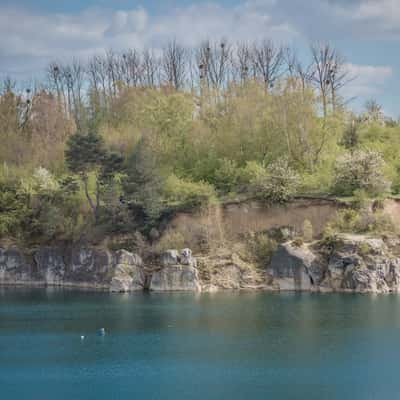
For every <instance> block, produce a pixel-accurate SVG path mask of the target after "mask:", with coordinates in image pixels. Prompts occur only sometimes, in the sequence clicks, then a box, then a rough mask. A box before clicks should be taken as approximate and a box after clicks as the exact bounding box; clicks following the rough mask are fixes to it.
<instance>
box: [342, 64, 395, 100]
mask: <svg viewBox="0 0 400 400" xmlns="http://www.w3.org/2000/svg"><path fill="white" fill-rule="evenodd" d="M345 69H346V70H347V71H348V76H349V77H350V78H353V79H352V81H351V82H349V84H348V85H347V86H346V87H345V88H344V91H343V94H344V95H345V97H347V98H353V97H364V98H365V97H373V96H375V95H378V94H380V93H381V92H382V90H383V87H384V85H385V84H386V83H387V81H388V80H389V79H390V78H391V77H392V76H393V69H392V68H391V67H390V66H373V65H358V64H351V63H348V64H346V65H345Z"/></svg>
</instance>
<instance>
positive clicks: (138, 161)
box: [123, 137, 164, 226]
mask: <svg viewBox="0 0 400 400" xmlns="http://www.w3.org/2000/svg"><path fill="white" fill-rule="evenodd" d="M163 186H164V177H163V174H162V172H161V171H160V168H159V166H158V162H157V159H156V156H155V154H154V152H153V151H152V148H151V146H150V141H149V139H147V138H145V137H143V138H142V139H140V141H139V143H138V144H137V146H136V147H135V149H134V151H133V152H132V155H131V156H130V157H129V159H128V163H127V177H126V179H125V181H124V184H123V188H124V193H125V197H126V200H127V201H128V203H129V205H130V207H131V208H132V209H133V210H134V212H135V213H136V214H139V215H141V216H142V217H143V218H144V220H145V223H146V225H148V226H151V225H152V224H154V222H155V221H156V220H157V219H158V218H159V216H160V215H161V212H162V209H163V202H162V195H163Z"/></svg>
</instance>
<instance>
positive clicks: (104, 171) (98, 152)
mask: <svg viewBox="0 0 400 400" xmlns="http://www.w3.org/2000/svg"><path fill="white" fill-rule="evenodd" d="M65 160H66V163H67V166H68V168H69V170H70V171H71V172H72V173H74V174H77V175H79V177H80V178H81V180H82V183H83V187H84V191H85V196H86V198H87V200H88V203H89V205H90V208H91V209H92V211H93V214H94V218H95V221H96V222H98V219H99V211H100V200H101V199H100V197H101V189H102V185H105V184H107V182H108V181H109V180H110V179H111V178H112V177H113V176H114V175H115V173H116V172H118V171H119V170H120V169H121V166H122V157H121V156H120V155H118V154H116V153H112V152H109V151H107V149H106V148H105V146H104V141H103V138H102V137H101V136H100V135H98V134H97V133H94V132H90V133H89V134H87V135H85V134H83V133H76V134H75V135H72V136H71V137H70V138H69V140H68V142H67V149H66V151H65ZM90 174H93V175H94V176H95V184H96V187H95V190H94V198H93V195H92V194H91V193H90V190H89V176H90Z"/></svg>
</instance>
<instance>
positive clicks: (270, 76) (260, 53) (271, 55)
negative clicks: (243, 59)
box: [252, 40, 285, 90]
mask: <svg viewBox="0 0 400 400" xmlns="http://www.w3.org/2000/svg"><path fill="white" fill-rule="evenodd" d="M252 53H253V54H252V56H253V64H254V69H255V71H256V77H257V78H259V79H262V81H263V82H264V85H265V88H266V90H269V89H270V88H273V87H274V85H275V82H276V81H277V80H278V79H279V78H280V77H281V76H282V75H283V74H284V70H283V66H284V62H285V59H284V53H283V49H282V47H277V46H275V44H274V43H273V42H271V41H270V40H264V41H263V42H262V43H261V44H254V46H253V51H252Z"/></svg>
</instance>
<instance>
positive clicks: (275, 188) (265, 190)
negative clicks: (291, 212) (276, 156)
mask: <svg viewBox="0 0 400 400" xmlns="http://www.w3.org/2000/svg"><path fill="white" fill-rule="evenodd" d="M243 177H244V179H248V180H249V181H248V182H249V184H248V187H249V190H250V192H251V193H252V194H253V195H254V196H255V197H256V198H259V199H260V200H264V201H267V202H270V203H285V202H287V201H288V200H290V199H291V198H292V197H293V195H294V194H295V193H296V191H297V188H298V186H299V176H298V174H297V173H296V172H295V171H294V170H293V169H292V168H290V166H289V163H288V161H287V160H286V159H281V160H278V161H275V162H273V163H271V164H270V165H269V166H268V167H267V169H265V168H263V167H262V166H261V165H259V164H257V163H254V162H252V163H248V164H247V166H246V168H245V169H244V171H243Z"/></svg>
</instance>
